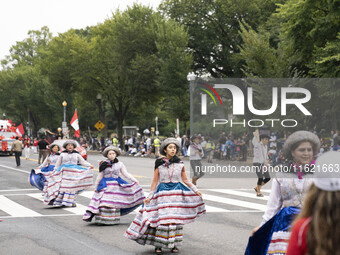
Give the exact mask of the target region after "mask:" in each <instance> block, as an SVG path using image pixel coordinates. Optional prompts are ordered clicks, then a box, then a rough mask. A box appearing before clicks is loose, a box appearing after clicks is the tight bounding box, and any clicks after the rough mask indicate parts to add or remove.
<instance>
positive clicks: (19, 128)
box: [15, 123, 25, 137]
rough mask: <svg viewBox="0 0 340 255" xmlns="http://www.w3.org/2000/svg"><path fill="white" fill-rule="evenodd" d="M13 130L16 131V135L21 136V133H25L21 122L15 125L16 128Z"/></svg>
mask: <svg viewBox="0 0 340 255" xmlns="http://www.w3.org/2000/svg"><path fill="white" fill-rule="evenodd" d="M15 132H16V133H17V135H18V136H20V137H22V136H23V134H25V130H24V126H23V125H22V123H21V124H20V125H19V126H18V127H17V129H16V130H15Z"/></svg>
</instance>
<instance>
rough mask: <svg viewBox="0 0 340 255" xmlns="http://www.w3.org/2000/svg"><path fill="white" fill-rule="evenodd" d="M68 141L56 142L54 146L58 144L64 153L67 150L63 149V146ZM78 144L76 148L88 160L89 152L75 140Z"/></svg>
mask: <svg viewBox="0 0 340 255" xmlns="http://www.w3.org/2000/svg"><path fill="white" fill-rule="evenodd" d="M66 141H67V140H54V142H53V144H57V145H58V146H59V147H60V150H61V151H60V152H62V151H64V150H65V148H64V147H63V144H64V143H65V142H66ZM73 141H74V142H75V143H76V144H77V147H76V149H75V150H76V151H78V152H79V154H80V155H81V156H82V157H83V158H84V159H85V160H87V151H86V149H85V148H84V147H83V146H81V145H80V144H79V143H78V142H77V141H76V140H73Z"/></svg>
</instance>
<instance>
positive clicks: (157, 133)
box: [155, 116, 159, 136]
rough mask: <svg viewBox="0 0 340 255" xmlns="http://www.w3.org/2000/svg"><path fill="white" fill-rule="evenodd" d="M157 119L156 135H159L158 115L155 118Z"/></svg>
mask: <svg viewBox="0 0 340 255" xmlns="http://www.w3.org/2000/svg"><path fill="white" fill-rule="evenodd" d="M155 121H156V133H155V134H156V136H158V135H159V132H158V117H157V116H156V118H155Z"/></svg>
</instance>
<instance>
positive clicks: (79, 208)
mask: <svg viewBox="0 0 340 255" xmlns="http://www.w3.org/2000/svg"><path fill="white" fill-rule="evenodd" d="M27 196H30V197H33V198H35V199H38V200H40V201H44V198H43V196H42V195H41V193H31V194H27ZM60 209H61V210H64V211H68V212H71V213H74V214H76V215H83V214H84V213H85V211H86V209H87V206H84V205H82V204H79V203H77V207H62V208H60Z"/></svg>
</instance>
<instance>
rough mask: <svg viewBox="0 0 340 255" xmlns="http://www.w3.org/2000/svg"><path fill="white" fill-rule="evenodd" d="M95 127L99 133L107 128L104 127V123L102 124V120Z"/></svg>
mask: <svg viewBox="0 0 340 255" xmlns="http://www.w3.org/2000/svg"><path fill="white" fill-rule="evenodd" d="M94 127H95V128H96V129H98V131H102V130H103V128H104V127H105V125H104V123H103V122H101V121H100V120H98V122H97V123H96V124H95V125H94Z"/></svg>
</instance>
